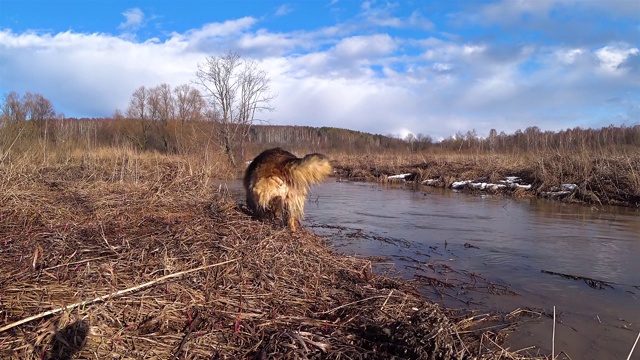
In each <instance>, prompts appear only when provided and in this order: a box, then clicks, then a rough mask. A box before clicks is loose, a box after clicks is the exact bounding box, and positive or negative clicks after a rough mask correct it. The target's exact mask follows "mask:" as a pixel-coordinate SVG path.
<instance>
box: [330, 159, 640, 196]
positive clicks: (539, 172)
mask: <svg viewBox="0 0 640 360" xmlns="http://www.w3.org/2000/svg"><path fill="white" fill-rule="evenodd" d="M333 159H334V167H335V169H336V176H337V177H338V178H339V179H348V180H355V181H376V182H388V181H401V182H412V183H414V184H416V185H417V186H435V187H443V188H456V186H455V185H456V183H460V182H465V183H467V184H477V185H475V186H470V185H469V186H462V187H460V190H462V191H469V192H477V191H484V192H493V193H501V194H507V195H510V196H519V197H544V198H550V199H553V200H559V201H566V202H575V203H582V204H590V205H617V206H626V207H632V208H640V153H637V152H636V153H620V154H590V153H581V154H559V153H538V154H512V155H506V154H478V155H469V154H455V153H443V154H416V153H414V154H409V155H397V154H392V155H372V154H369V155H358V156H355V155H338V156H334V157H333ZM396 175H402V176H396ZM394 176H395V177H394ZM509 177H511V178H513V177H517V178H519V183H520V184H521V185H523V186H510V185H509V184H508V181H507V180H508V179H507V178H509ZM482 184H485V185H482ZM487 184H493V185H499V184H505V185H507V186H504V187H502V186H487ZM527 185H530V186H529V187H527Z"/></svg>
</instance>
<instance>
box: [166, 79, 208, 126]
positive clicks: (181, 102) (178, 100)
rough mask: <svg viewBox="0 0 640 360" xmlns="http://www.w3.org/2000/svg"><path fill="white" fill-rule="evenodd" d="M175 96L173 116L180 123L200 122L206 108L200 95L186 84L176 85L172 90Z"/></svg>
mask: <svg viewBox="0 0 640 360" xmlns="http://www.w3.org/2000/svg"><path fill="white" fill-rule="evenodd" d="M173 93H174V95H175V115H176V118H177V119H178V120H180V122H181V123H183V124H184V123H185V122H186V121H194V120H200V118H201V117H202V113H203V110H204V108H205V106H206V104H205V102H204V99H203V98H202V94H200V91H199V90H198V89H196V88H193V87H191V86H190V85H188V84H182V85H178V86H176V87H175V88H174V89H173Z"/></svg>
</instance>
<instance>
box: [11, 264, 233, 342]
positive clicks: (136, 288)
mask: <svg viewBox="0 0 640 360" xmlns="http://www.w3.org/2000/svg"><path fill="white" fill-rule="evenodd" d="M234 261H238V259H233V260H227V261H224V262H221V263H217V264H210V265H204V266H200V267H197V268H195V269H189V270H185V271H180V272H177V273H174V274H169V275H166V276H163V277H160V278H157V279H155V280H151V281H148V282H146V283H144V284H140V285H136V286H133V287H130V288H127V289H122V290H118V291H116V292H113V293H110V294H107V295H103V296H99V297H97V298H95V299H91V300H85V301H81V302H77V303H75V304H71V305H67V306H62V307H59V308H56V309H53V310H48V311H44V312H41V313H39V314H36V315H33V316H29V317H28V318H24V319H22V320H19V321H16V322H13V323H11V324H9V325H6V326H3V327H1V328H0V333H2V332H5V331H7V330H9V329H11V328H14V327H16V326H19V325H22V324H26V323H28V322H31V321H33V320H38V319H41V318H43V317H45V316H49V315H53V314H57V313H59V312H62V311H66V310H71V309H75V308H77V307H80V306H85V305H89V304H94V303H97V302H101V301H105V300H108V299H111V298H114V297H118V296H121V295H124V294H129V293H132V292H136V291H139V290H142V289H144V288H147V287H149V286H152V285H156V284H158V283H161V282H164V281H166V280H169V279H173V278H177V277H180V276H183V275H187V274H190V273H193V272H196V271H201V270H205V269H208V268H212V267H215V266H221V265H225V264H229V263H232V262H234Z"/></svg>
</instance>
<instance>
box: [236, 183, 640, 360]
mask: <svg viewBox="0 0 640 360" xmlns="http://www.w3.org/2000/svg"><path fill="white" fill-rule="evenodd" d="M229 187H230V190H231V191H232V192H234V193H236V194H237V192H238V191H240V192H241V191H242V190H241V188H240V185H239V184H237V183H235V184H230V185H229ZM305 212H306V216H305V220H304V222H303V224H304V225H305V227H307V228H308V229H310V230H311V231H313V232H315V233H317V234H318V235H320V236H324V237H326V238H327V239H328V241H329V242H330V243H331V244H333V246H334V247H335V248H336V250H337V251H339V252H342V253H346V254H349V255H354V254H355V255H359V256H371V257H376V258H379V259H380V260H379V261H377V263H378V265H376V270H377V271H379V272H385V271H386V272H391V273H392V274H394V275H396V276H402V277H405V278H407V279H411V280H412V281H415V282H416V284H417V285H418V287H419V289H420V290H421V291H423V292H424V293H425V296H426V297H427V298H429V299H430V300H433V301H436V302H439V303H441V304H442V305H444V306H447V307H449V308H466V309H472V310H475V311H477V312H478V313H482V312H501V313H509V312H514V314H520V315H521V314H527V316H525V317H521V318H520V322H519V325H518V327H517V330H516V331H514V332H511V333H510V334H509V336H508V337H507V342H506V345H507V346H508V347H509V349H510V350H512V351H513V350H519V349H523V348H527V347H529V346H533V347H534V348H533V349H531V350H528V351H530V352H534V353H535V352H536V351H540V352H541V353H542V354H551V345H552V328H553V320H552V316H553V307H554V306H555V311H556V318H557V321H556V334H555V354H556V355H557V354H559V353H561V352H564V354H562V355H561V356H560V357H559V358H560V359H562V358H567V359H569V358H570V359H626V358H627V356H628V354H629V352H630V350H631V347H632V346H633V343H634V341H635V339H636V336H637V335H638V333H639V332H640V235H639V234H640V211H638V210H636V209H627V208H619V207H589V206H582V205H573V204H563V203H558V202H552V201H548V200H541V199H513V198H508V197H503V196H499V195H495V196H492V195H479V194H475V195H470V194H464V193H458V192H455V191H452V190H448V189H437V188H428V187H421V188H420V189H419V190H416V189H413V188H411V187H406V188H404V187H402V186H391V187H390V186H385V185H378V184H371V183H354V182H335V180H329V181H327V182H325V183H323V184H320V185H318V186H316V187H313V188H312V191H311V194H310V196H309V198H308V201H307V205H306V208H305ZM562 275H569V276H571V277H567V276H562ZM434 281H435V282H434ZM437 281H441V282H442V283H438V282H437ZM438 284H440V285H442V284H447V286H438ZM448 286H450V287H448ZM518 310H526V311H518ZM566 355H568V357H567V356H566ZM563 356H564V357H563ZM634 356H636V358H637V359H640V349H639V348H636V349H635V352H634Z"/></svg>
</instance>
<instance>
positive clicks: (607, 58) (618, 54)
mask: <svg viewBox="0 0 640 360" xmlns="http://www.w3.org/2000/svg"><path fill="white" fill-rule="evenodd" d="M639 52H640V50H638V48H630V47H628V46H625V45H622V44H619V45H611V46H605V47H603V48H600V49H598V50H597V51H596V52H595V55H596V56H597V58H598V60H600V70H601V71H603V72H604V73H606V74H610V75H624V74H625V73H626V72H627V69H626V68H624V67H622V66H621V65H622V64H623V63H624V62H625V61H626V60H627V59H628V58H629V56H630V55H638V53H639Z"/></svg>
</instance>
